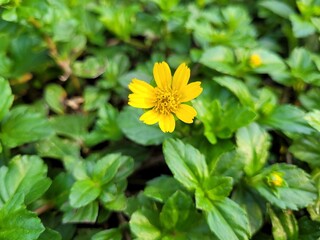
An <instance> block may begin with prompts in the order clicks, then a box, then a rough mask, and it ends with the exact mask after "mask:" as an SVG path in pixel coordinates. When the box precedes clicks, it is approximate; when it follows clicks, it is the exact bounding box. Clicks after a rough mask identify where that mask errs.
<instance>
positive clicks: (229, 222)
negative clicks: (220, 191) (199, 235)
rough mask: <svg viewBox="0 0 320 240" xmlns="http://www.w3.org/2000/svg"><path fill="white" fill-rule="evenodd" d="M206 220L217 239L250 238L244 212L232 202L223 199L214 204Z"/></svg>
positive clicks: (240, 239)
mask: <svg viewBox="0 0 320 240" xmlns="http://www.w3.org/2000/svg"><path fill="white" fill-rule="evenodd" d="M206 218H207V222H208V224H209V227H210V229H211V231H212V232H214V234H215V235H216V236H217V237H218V238H219V239H228V240H245V239H249V237H250V228H249V222H248V218H247V214H246V212H245V211H244V210H243V209H242V208H241V207H240V206H239V205H238V204H236V203H235V202H234V201H232V200H230V199H229V198H225V200H224V201H218V202H215V203H214V204H213V205H212V208H211V210H210V211H206Z"/></svg>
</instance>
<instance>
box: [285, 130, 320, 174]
mask: <svg viewBox="0 0 320 240" xmlns="http://www.w3.org/2000/svg"><path fill="white" fill-rule="evenodd" d="M319 137H320V134H318V133H317V134H313V135H301V137H300V138H297V139H295V140H294V141H293V144H292V145H291V146H290V148H289V151H290V152H291V153H293V155H294V156H295V157H296V158H298V159H299V160H301V161H304V162H307V163H308V164H310V166H312V167H313V168H315V167H320V162H319V159H320V149H319Z"/></svg>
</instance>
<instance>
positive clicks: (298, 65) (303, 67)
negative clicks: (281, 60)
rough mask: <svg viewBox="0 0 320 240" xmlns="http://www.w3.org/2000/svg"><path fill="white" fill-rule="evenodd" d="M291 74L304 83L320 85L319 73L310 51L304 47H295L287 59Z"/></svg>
mask: <svg viewBox="0 0 320 240" xmlns="http://www.w3.org/2000/svg"><path fill="white" fill-rule="evenodd" d="M288 65H289V66H290V68H291V72H292V75H293V76H294V77H295V78H297V79H298V80H302V81H304V82H305V83H310V84H315V85H317V86H319V85H320V80H319V77H320V73H319V70H318V68H317V67H316V64H315V62H314V61H313V59H312V56H311V53H310V52H309V51H307V50H306V49H304V48H295V49H294V50H293V51H292V52H291V55H290V57H289V59H288Z"/></svg>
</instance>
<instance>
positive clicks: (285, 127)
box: [259, 104, 313, 134]
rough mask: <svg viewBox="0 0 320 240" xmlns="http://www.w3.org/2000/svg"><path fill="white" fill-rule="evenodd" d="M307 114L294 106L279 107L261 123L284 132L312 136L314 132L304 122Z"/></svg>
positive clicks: (261, 120) (262, 119) (260, 120)
mask: <svg viewBox="0 0 320 240" xmlns="http://www.w3.org/2000/svg"><path fill="white" fill-rule="evenodd" d="M304 116H305V113H304V112H303V111H302V110H300V109H299V108H297V107H295V106H293V105H289V104H287V105H279V106H277V107H276V108H275V109H274V111H273V112H272V113H271V114H269V115H268V116H266V117H263V118H261V119H259V122H260V123H262V124H265V125H267V126H270V127H272V128H275V129H279V130H281V131H283V132H291V133H300V134H301V133H302V134H310V133H311V132H312V131H313V130H312V128H310V127H309V126H308V124H307V122H306V121H305V120H304Z"/></svg>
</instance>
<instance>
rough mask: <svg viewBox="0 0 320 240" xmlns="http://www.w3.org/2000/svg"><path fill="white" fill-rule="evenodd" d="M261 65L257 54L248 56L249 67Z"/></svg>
mask: <svg viewBox="0 0 320 240" xmlns="http://www.w3.org/2000/svg"><path fill="white" fill-rule="evenodd" d="M261 64H262V59H261V57H260V55H259V54H257V53H254V54H252V55H251V56H250V65H251V67H253V68H255V67H259V66H260V65H261Z"/></svg>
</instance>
